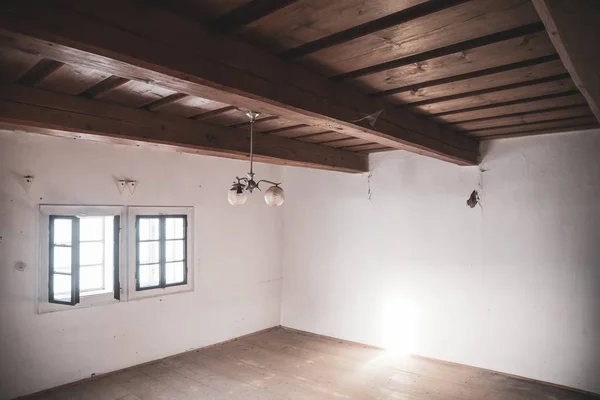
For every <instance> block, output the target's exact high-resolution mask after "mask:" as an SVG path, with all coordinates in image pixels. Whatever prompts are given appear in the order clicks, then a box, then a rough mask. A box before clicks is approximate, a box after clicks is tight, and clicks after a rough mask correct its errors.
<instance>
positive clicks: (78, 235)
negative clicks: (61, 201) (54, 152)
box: [38, 205, 193, 313]
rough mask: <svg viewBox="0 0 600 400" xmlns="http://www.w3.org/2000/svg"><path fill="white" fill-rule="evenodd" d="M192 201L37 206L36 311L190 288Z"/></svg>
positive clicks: (191, 278) (70, 307)
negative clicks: (151, 204) (181, 203)
mask: <svg viewBox="0 0 600 400" xmlns="http://www.w3.org/2000/svg"><path fill="white" fill-rule="evenodd" d="M191 221H193V208H192V207H128V206H51V205H41V206H40V268H39V279H38V282H39V296H38V312H40V313H45V312H53V311H62V310H69V309H73V308H81V307H88V306H93V305H100V304H111V303H118V302H120V301H128V300H135V299H141V298H145V297H151V296H161V295H165V294H173V293H180V292H185V291H191V290H193V257H192V246H191V245H190V243H192V228H191V226H190V225H191Z"/></svg>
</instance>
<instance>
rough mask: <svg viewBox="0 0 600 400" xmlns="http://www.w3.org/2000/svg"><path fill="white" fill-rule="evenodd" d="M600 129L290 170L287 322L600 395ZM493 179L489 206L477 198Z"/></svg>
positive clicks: (488, 190) (486, 199) (487, 190)
mask: <svg viewBox="0 0 600 400" xmlns="http://www.w3.org/2000/svg"><path fill="white" fill-rule="evenodd" d="M598 149H600V132H587V133H581V132H580V133H570V134H557V135H549V136H539V137H531V138H523V139H510V140H501V141H494V142H491V143H489V144H488V145H486V146H485V148H484V150H485V159H484V162H483V164H482V169H483V170H484V171H485V172H483V173H480V171H479V169H478V168H475V167H471V168H465V167H463V168H461V167H457V166H453V165H450V164H446V163H442V162H440V161H436V160H432V159H428V158H424V157H419V156H414V155H409V154H405V153H402V152H394V153H387V154H378V155H375V156H374V157H372V160H371V161H372V167H373V168H374V169H373V172H372V177H371V180H370V181H371V182H370V187H371V199H370V200H369V196H368V177H367V176H366V175H354V176H353V175H347V174H339V173H335V172H324V171H314V170H303V169H298V168H291V167H288V168H286V169H285V171H284V175H283V180H284V181H285V183H286V196H287V201H286V205H285V208H284V253H283V257H284V258H283V276H284V281H283V286H282V287H283V289H282V318H281V321H282V325H284V326H289V327H293V328H297V329H301V330H306V331H311V332H316V333H319V334H324V335H329V336H334V337H339V338H343V339H348V340H353V341H357V342H362V343H368V344H373V345H378V346H384V347H392V348H396V349H398V350H402V351H406V352H412V353H415V354H421V355H424V356H428V357H433V358H438V359H443V360H449V361H453V362H458V363H463V364H468V365H473V366H478V367H483V368H488V369H492V370H497V371H502V372H506V373H511V374H516V375H521V376H525V377H529V378H534V379H539V380H543V381H548V382H553V383H558V384H563V385H567V386H571V387H576V388H580V389H584V390H589V391H593V392H600V379H598V377H599V376H600V295H599V293H600V250H599V246H598V244H597V241H598V236H599V233H600V204H598V198H599V197H600V163H599V162H598V158H597V157H598V156H597V154H598ZM480 183H482V185H483V188H482V191H481V192H482V202H483V208H480V207H477V208H475V209H470V208H468V207H467V206H466V205H465V201H466V199H467V198H468V196H469V194H470V192H471V190H473V189H476V188H477V187H478V185H479V184H480Z"/></svg>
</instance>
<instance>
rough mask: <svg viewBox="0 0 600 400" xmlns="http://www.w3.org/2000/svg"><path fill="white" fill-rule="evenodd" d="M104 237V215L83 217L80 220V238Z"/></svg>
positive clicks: (94, 238) (82, 239) (85, 239)
mask: <svg viewBox="0 0 600 400" xmlns="http://www.w3.org/2000/svg"><path fill="white" fill-rule="evenodd" d="M103 238H104V218H103V217H82V218H80V221H79V240H81V241H87V240H102V239H103Z"/></svg>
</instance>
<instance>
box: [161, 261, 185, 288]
mask: <svg viewBox="0 0 600 400" xmlns="http://www.w3.org/2000/svg"><path fill="white" fill-rule="evenodd" d="M183 271H184V268H183V262H175V263H167V268H166V271H165V278H166V281H167V285H170V284H173V283H181V282H183Z"/></svg>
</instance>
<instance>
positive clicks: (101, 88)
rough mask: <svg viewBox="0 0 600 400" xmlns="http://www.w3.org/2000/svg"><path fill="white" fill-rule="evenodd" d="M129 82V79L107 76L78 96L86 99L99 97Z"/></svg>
mask: <svg viewBox="0 0 600 400" xmlns="http://www.w3.org/2000/svg"><path fill="white" fill-rule="evenodd" d="M127 82H129V79H125V78H121V77H118V76H114V75H113V76H109V77H108V78H106V79H105V80H103V81H101V82H98V83H97V84H95V85H94V86H92V87H91V88H88V89H86V90H85V91H83V92H82V93H80V96H83V97H85V98H87V99H99V98H101V97H103V96H106V95H107V94H109V93H110V92H112V91H113V90H115V89H117V88H119V87H121V86H123V85H124V84H126V83H127Z"/></svg>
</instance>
